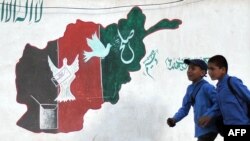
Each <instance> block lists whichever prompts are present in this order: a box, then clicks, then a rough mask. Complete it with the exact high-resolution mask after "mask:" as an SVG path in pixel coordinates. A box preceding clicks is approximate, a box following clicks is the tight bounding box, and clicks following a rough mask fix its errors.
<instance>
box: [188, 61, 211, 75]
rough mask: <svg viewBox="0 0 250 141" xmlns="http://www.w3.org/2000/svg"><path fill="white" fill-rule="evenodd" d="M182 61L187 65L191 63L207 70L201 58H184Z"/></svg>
mask: <svg viewBox="0 0 250 141" xmlns="http://www.w3.org/2000/svg"><path fill="white" fill-rule="evenodd" d="M184 63H185V64H187V65H190V64H193V65H196V66H199V67H200V68H201V69H202V70H205V71H206V72H207V64H206V63H205V61H203V60H201V59H184Z"/></svg>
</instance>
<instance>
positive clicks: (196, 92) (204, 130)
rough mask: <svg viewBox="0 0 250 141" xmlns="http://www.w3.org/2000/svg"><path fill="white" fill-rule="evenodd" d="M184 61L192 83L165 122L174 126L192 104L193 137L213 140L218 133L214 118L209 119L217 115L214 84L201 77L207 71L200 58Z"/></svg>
mask: <svg viewBox="0 0 250 141" xmlns="http://www.w3.org/2000/svg"><path fill="white" fill-rule="evenodd" d="M184 63H185V64H187V65H188V70H187V76H188V79H189V80H190V81H192V84H190V85H189V86H188V88H187V91H186V94H185V96H184V97H183V102H182V107H181V108H180V109H179V110H178V112H177V113H176V114H175V115H174V116H173V117H172V118H168V119H167V124H168V125H169V126H170V127H174V126H175V124H176V123H177V122H179V121H180V120H182V119H183V118H184V117H185V116H187V115H188V113H189V110H190V108H191V106H193V111H194V123H195V137H197V138H198V141H214V139H215V138H216V136H217V134H218V133H217V128H216V125H215V120H211V119H212V118H214V117H216V116H217V115H218V113H219V106H218V103H217V99H216V95H217V93H216V90H215V88H214V86H212V85H211V84H209V83H208V82H207V81H206V80H204V79H203V77H204V76H205V75H206V73H207V64H206V63H205V62H204V61H203V60H200V59H193V60H189V59H185V60H184Z"/></svg>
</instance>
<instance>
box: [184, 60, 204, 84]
mask: <svg viewBox="0 0 250 141" xmlns="http://www.w3.org/2000/svg"><path fill="white" fill-rule="evenodd" d="M184 63H185V64H187V65H188V70H187V76H188V79H189V80H190V81H193V82H197V81H199V80H200V79H201V78H203V77H204V76H206V74H207V64H206V63H205V61H203V60H201V59H191V60H190V59H185V60H184Z"/></svg>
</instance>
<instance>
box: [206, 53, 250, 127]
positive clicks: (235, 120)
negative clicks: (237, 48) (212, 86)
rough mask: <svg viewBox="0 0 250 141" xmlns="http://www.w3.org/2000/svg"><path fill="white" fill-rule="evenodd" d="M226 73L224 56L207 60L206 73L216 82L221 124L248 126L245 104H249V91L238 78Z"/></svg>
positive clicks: (226, 65) (248, 120)
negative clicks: (221, 118)
mask: <svg viewBox="0 0 250 141" xmlns="http://www.w3.org/2000/svg"><path fill="white" fill-rule="evenodd" d="M227 71H228V63H227V60H226V58H225V57H224V56H222V55H215V56H213V57H211V58H210V59H209V60H208V73H209V75H210V77H211V79H212V80H218V83H217V84H216V86H217V88H216V90H217V92H218V97H217V100H218V103H219V107H220V111H221V114H222V117H223V123H224V124H225V125H250V119H249V117H248V115H247V114H249V113H248V109H247V102H250V91H249V90H248V88H247V87H246V86H245V85H244V84H243V83H242V81H241V80H240V79H239V78H237V77H232V76H229V75H228V74H227ZM230 86H231V89H230ZM232 90H234V91H235V92H233V91H232Z"/></svg>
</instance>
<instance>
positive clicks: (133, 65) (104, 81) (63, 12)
mask: <svg viewBox="0 0 250 141" xmlns="http://www.w3.org/2000/svg"><path fill="white" fill-rule="evenodd" d="M20 5H21V7H20ZM249 13H250V1H248V0H237V1H235V0H176V1H174V0H155V1H153V0H144V1H138V2H136V1H134V2H131V1H124V0H123V1H120V0H103V1H97V0H92V1H87V0H82V1H80V0H71V1H70V0H64V1H62V0H54V1H49V0H33V1H32V0H29V1H28V0H26V1H21V0H12V1H11V0H0V49H1V51H0V54H1V55H0V80H1V81H0V90H1V93H0V96H1V103H0V111H1V115H0V136H1V140H3V141H21V140H27V141H69V140H75V141H118V140H119V141H156V140H157V141H165V140H170V141H183V140H188V141H195V140H196V139H195V138H194V123H193V109H191V110H190V112H189V115H188V116H187V117H186V118H184V119H183V120H182V121H180V122H179V123H177V125H176V127H174V128H170V127H168V126H167V125H166V118H168V117H171V116H173V115H174V113H175V112H176V111H177V110H178V108H179V107H180V106H181V102H182V98H183V96H184V94H185V92H186V87H187V85H189V84H190V83H191V82H190V81H188V79H187V76H186V68H187V66H186V65H184V64H183V59H185V58H201V59H204V60H205V61H207V59H208V58H209V57H211V56H213V55H215V54H222V55H224V56H225V57H226V58H227V60H228V62H229V74H230V75H234V76H237V77H239V78H241V79H242V80H243V82H244V83H245V84H246V85H247V86H249V87H250V81H249V77H250V75H249V72H250V65H248V64H249V63H248V60H249V59H250V57H249V55H250V40H249V37H250V28H249V27H248V25H250V17H249ZM94 33H96V37H97V38H98V39H97V38H96V40H95V43H97V42H98V41H101V43H102V44H99V45H100V46H101V47H102V45H103V46H105V49H107V48H108V44H109V43H110V45H111V46H112V47H110V50H108V52H106V53H107V54H104V55H103V54H100V53H103V52H105V51H107V50H105V51H104V50H103V51H100V49H96V52H95V53H97V56H94V57H92V58H90V59H89V60H88V59H85V60H84V57H86V56H87V55H86V54H84V51H87V52H91V51H93V50H95V49H94V47H93V48H92V49H91V45H90V44H91V43H90V42H91V41H90V40H92V41H93V40H94V38H95V34H94ZM78 39H79V40H78ZM87 39H89V43H88V40H87ZM92 43H93V42H92ZM68 44H69V45H68ZM93 44H94V43H93ZM71 45H72V46H71ZM68 46H70V48H69V47H68ZM103 49H104V48H103ZM98 53H99V54H98ZM133 53H134V55H133ZM123 54H125V55H124V56H122V55H123ZM64 58H67V59H68V60H67V61H68V64H67V65H64V63H63V60H64ZM131 58H133V59H131ZM130 59H131V61H130ZM63 66H67V69H61V70H59V69H60V68H63ZM65 68H66V67H65ZM60 72H63V73H60ZM46 77H47V78H48V80H49V81H47V79H46V80H44V79H45V78H46ZM50 78H53V80H56V81H53V80H52V81H50ZM59 78H61V79H59ZM69 78H70V79H69ZM62 79H63V80H62ZM205 79H206V80H208V81H209V82H211V83H212V84H214V85H215V84H216V82H214V81H211V79H210V78H209V77H206V78H205ZM43 80H44V81H43ZM64 80H68V81H64ZM83 80H84V81H83ZM64 82H67V83H64ZM59 84H60V88H59V87H58V85H59ZM71 84H72V86H71ZM63 86H65V87H66V88H65V91H67V92H65V94H68V93H70V92H68V90H70V91H71V92H72V94H73V97H71V96H65V97H67V99H64V98H65V97H64V96H62V97H59V98H58V97H57V94H62V93H60V89H61V90H62V87H63ZM68 86H69V87H70V89H68ZM20 93H21V94H22V95H21V96H20ZM62 95H63V94H62ZM39 98H40V99H39ZM78 99H80V100H78ZM70 102H71V104H72V103H73V104H72V105H73V106H72V105H67V104H68V103H70ZM74 102H79V103H76V104H74ZM42 103H46V104H52V105H39V104H42ZM53 104H54V105H53ZM43 106H44V107H43ZM51 106H52V107H53V106H55V107H53V108H51ZM43 108H49V109H53V110H57V112H56V114H55V113H54V112H55V111H53V110H52V111H50V113H49V114H48V111H46V110H45V109H43ZM62 109H63V110H62ZM65 109H66V110H65ZM83 109H84V110H83ZM29 111H31V112H29ZM58 111H61V112H58ZM74 111H75V112H74ZM79 111H81V112H82V113H81V114H80V112H79ZM35 112H37V114H33V113H35ZM43 112H44V113H43ZM46 112H47V113H46ZM72 113H73V114H72ZM54 114H55V117H56V118H53V120H49V119H47V118H45V120H42V119H43V118H44V116H41V115H49V117H54ZM27 115H28V116H27ZM62 116H63V117H64V118H61V117H62ZM62 119H63V120H62ZM222 140H223V138H221V137H220V136H218V137H217V139H216V141H222Z"/></svg>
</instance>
